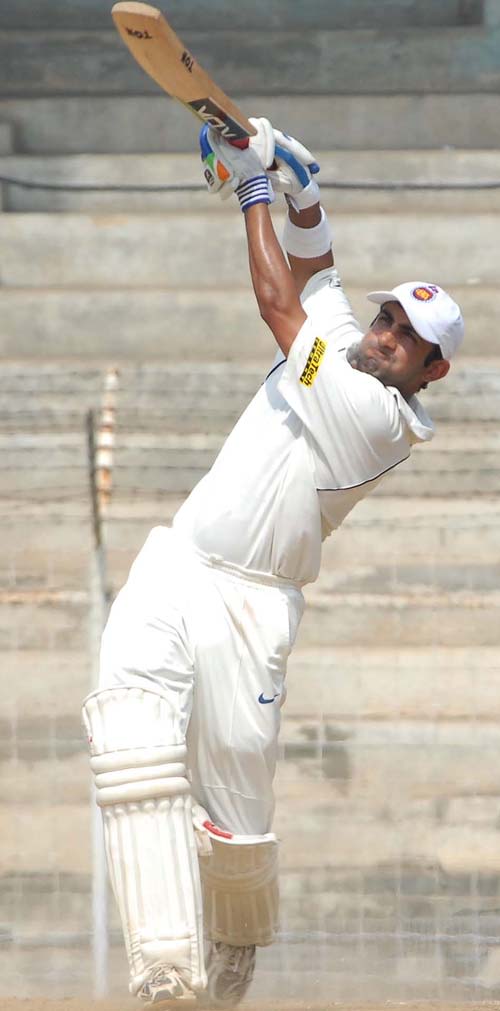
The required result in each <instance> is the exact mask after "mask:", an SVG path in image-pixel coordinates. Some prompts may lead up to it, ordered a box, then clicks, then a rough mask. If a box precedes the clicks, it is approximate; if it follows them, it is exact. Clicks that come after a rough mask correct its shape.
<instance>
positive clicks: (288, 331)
mask: <svg viewBox="0 0 500 1011" xmlns="http://www.w3.org/2000/svg"><path fill="white" fill-rule="evenodd" d="M260 314H261V317H262V319H263V320H264V322H265V323H266V324H267V326H268V327H269V329H270V331H271V333H272V334H273V336H274V338H275V340H276V342H277V344H278V345H279V347H280V348H281V350H282V351H283V353H284V354H285V355H288V352H289V350H290V348H291V346H292V344H293V342H294V340H295V338H296V336H297V334H298V332H299V330H300V328H301V326H302V324H303V322H304V320H305V319H306V314H305V312H304V311H303V309H302V307H301V306H300V304H299V310H298V311H297V310H295V311H290V307H289V306H288V307H286V308H284V307H283V306H281V305H280V304H279V303H278V304H276V303H271V304H269V305H268V306H266V307H262V308H261V313H260Z"/></svg>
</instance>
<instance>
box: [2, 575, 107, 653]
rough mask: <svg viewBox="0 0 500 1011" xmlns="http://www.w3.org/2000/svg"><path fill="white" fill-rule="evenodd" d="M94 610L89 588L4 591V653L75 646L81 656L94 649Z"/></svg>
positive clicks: (73, 647)
mask: <svg viewBox="0 0 500 1011" xmlns="http://www.w3.org/2000/svg"><path fill="white" fill-rule="evenodd" d="M90 606H91V602H90V599H89V594H88V592H87V588H86V587H85V588H81V589H79V590H58V589H52V588H50V589H46V588H43V589H33V588H31V589H29V590H26V589H24V590H22V589H16V588H14V589H11V590H2V591H0V608H1V611H2V623H3V628H2V629H1V630H0V650H19V651H21V652H23V651H24V650H29V651H33V650H40V651H41V652H42V651H45V650H49V651H52V650H56V651H59V650H64V649H67V648H68V644H71V648H72V649H74V650H75V651H76V652H77V653H79V654H80V653H81V652H82V651H83V650H86V649H90V648H91V625H90Z"/></svg>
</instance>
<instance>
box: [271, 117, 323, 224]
mask: <svg viewBox="0 0 500 1011" xmlns="http://www.w3.org/2000/svg"><path fill="white" fill-rule="evenodd" d="M273 133H274V138H275V164H276V169H275V168H274V167H273V168H272V169H270V170H269V171H268V173H267V175H268V178H269V179H270V181H271V183H272V186H273V189H274V190H276V192H277V193H284V194H285V195H286V197H287V199H288V201H289V203H291V204H292V206H293V207H294V208H295V210H297V211H302V210H304V209H305V208H306V207H312V206H313V204H317V203H318V201H319V186H318V184H317V182H316V180H315V179H313V175H316V174H317V173H318V172H319V165H318V163H317V161H315V159H314V155H312V154H311V152H310V151H309V150H308V148H307V147H304V145H303V144H301V143H300V141H298V140H295V137H289V136H288V134H286V133H282V131H281V130H274V131H273Z"/></svg>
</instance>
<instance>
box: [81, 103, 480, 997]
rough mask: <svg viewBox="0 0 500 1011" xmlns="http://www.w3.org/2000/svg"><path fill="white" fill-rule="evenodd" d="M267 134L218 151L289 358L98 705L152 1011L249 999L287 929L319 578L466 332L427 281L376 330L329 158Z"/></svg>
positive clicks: (104, 801) (94, 724) (155, 549)
mask: <svg viewBox="0 0 500 1011" xmlns="http://www.w3.org/2000/svg"><path fill="white" fill-rule="evenodd" d="M252 123H253V125H254V126H255V128H256V130H257V133H256V136H255V138H252V140H251V142H250V146H249V147H248V148H247V150H246V151H240V150H237V149H236V148H235V147H232V146H230V145H229V144H227V143H226V142H225V141H223V140H221V139H220V137H218V136H217V135H216V134H214V132H213V131H212V130H210V129H208V128H207V127H204V128H203V130H202V133H201V138H200V143H201V154H202V161H203V169H204V174H205V178H206V180H207V184H208V186H209V189H210V190H212V191H214V192H219V194H220V195H221V196H222V197H225V196H231V194H232V193H233V192H235V193H236V197H237V199H238V200H239V203H240V207H241V210H242V212H243V216H244V221H245V227H246V237H247V242H248V255H249V265H250V273H251V278H252V283H253V288H254V292H255V297H256V300H257V305H258V308H259V311H260V314H261V316H262V317H263V319H264V320H265V322H266V323H267V325H268V327H269V329H270V331H271V334H272V335H273V337H274V341H275V343H276V345H277V353H276V357H275V360H274V363H273V365H272V367H271V368H270V371H269V373H268V375H267V378H266V379H265V381H264V383H263V384H262V386H261V387H260V389H259V390H258V392H257V393H256V395H255V397H254V398H253V400H252V401H251V403H250V404H249V406H248V407H247V409H246V411H245V412H244V413H243V415H242V416H241V418H240V419H239V421H238V422H237V424H236V426H235V428H234V429H233V431H232V432H231V434H230V435H229V437H228V439H227V440H226V442H225V444H224V446H223V448H222V450H221V452H220V453H219V456H218V457H217V459H216V461H215V463H214V465H213V467H212V469H211V470H210V471H209V473H208V474H207V475H206V476H205V477H204V478H203V479H202V480H201V481H200V482H199V484H198V485H197V486H196V487H195V489H194V490H193V491H192V493H191V494H190V495H189V497H188V498H187V500H186V501H185V503H184V504H183V505H182V506H181V508H180V509H179V511H178V512H177V514H176V516H175V518H174V521H173V525H172V527H171V528H167V527H156V528H155V529H153V530H152V532H151V533H150V535H149V537H148V539H147V540H146V543H145V545H144V547H143V548H142V550H141V551H140V553H139V555H138V557H137V558H136V560H135V561H134V563H133V565H132V568H131V571H130V575H129V578H128V580H127V583H126V585H125V586H124V588H123V589H122V590H121V592H120V593H119V594H118V597H117V598H116V600H115V602H114V604H113V607H112V609H111V613H110V617H109V620H108V623H107V626H106V629H105V632H104V635H103V641H102V654H101V675H100V684H99V688H98V690H97V691H95V692H93V693H92V694H91V695H90V696H89V697H88V698H87V699H86V700H85V703H84V721H85V725H86V729H87V732H88V737H89V741H90V751H91V766H92V770H93V772H94V775H95V782H96V790H97V802H98V804H99V805H100V807H101V809H102V814H103V820H104V834H105V842H106V850H107V860H108V867H109V873H110V878H111V883H112V887H113V890H114V894H115V897H116V901H117V903H118V907H119V911H120V917H121V923H122V927H123V934H124V939H125V944H126V949H127V955H128V961H129V966H130V991H131V993H132V994H134V995H136V996H138V997H139V998H141V999H143V1000H144V1001H145V1002H146V1003H147V1004H148V1005H150V1006H152V1007H153V1008H155V1009H156V1008H158V1009H159V1008H169V1007H173V1006H174V1005H177V1006H178V1008H179V1009H182V1008H185V1007H189V1006H191V1005H192V1004H195V1003H197V1004H198V1006H200V1005H201V1006H203V1005H204V1006H209V1007H219V1008H227V1007H232V1006H234V1005H235V1004H237V1003H238V1002H239V1001H240V1000H241V998H242V997H243V995H244V994H245V992H246V991H247V989H248V987H249V985H250V982H251V980H252V975H253V971H254V965H255V953H256V948H257V947H259V946H262V945H269V944H271V943H272V941H273V938H274V937H275V934H276V930H277V925H278V885H277V849H278V846H277V841H276V837H275V836H274V835H273V833H272V820H273V809H274V798H273V776H274V771H275V765H276V754H277V740H278V732H279V724H280V707H281V705H282V704H283V702H284V700H285V691H286V689H285V675H286V665H287V659H288V656H289V654H290V651H291V649H292V647H293V644H294V640H295V637H296V634H297V629H298V626H299V623H300V619H301V617H302V613H303V608H304V600H303V595H302V587H303V586H304V585H305V584H306V583H310V582H313V581H314V580H315V579H316V577H317V575H318V571H319V567H320V560H321V545H322V542H323V541H324V540H325V538H326V537H328V536H329V535H330V534H331V533H332V532H333V531H334V530H335V529H336V528H337V527H338V526H339V525H340V524H341V523H342V521H343V519H344V517H345V516H346V515H347V514H348V513H349V512H350V510H351V509H352V508H353V506H355V504H356V502H359V501H360V500H361V499H362V498H364V496H365V495H367V494H368V493H369V492H370V491H371V490H372V489H373V488H375V487H376V486H377V485H378V484H379V483H380V481H382V480H383V477H384V475H385V474H387V473H388V472H389V471H391V470H393V469H394V468H395V467H398V466H399V464H401V463H403V461H404V460H406V459H407V458H408V456H409V455H410V452H411V449H412V446H413V445H414V444H415V443H418V442H426V441H427V440H429V439H430V438H431V437H432V435H433V425H432V422H431V420H430V418H429V417H428V415H427V413H426V411H425V410H424V408H423V407H422V405H421V403H420V401H419V400H418V398H417V393H418V392H419V390H420V389H422V388H425V387H426V386H427V384H428V383H429V382H436V381H437V380H441V379H443V378H444V377H445V376H446V374H447V372H448V370H449V367H450V359H451V358H452V357H453V355H454V354H455V352H456V351H457V349H458V347H459V345H460V343H461V341H462V338H463V332H464V325H463V320H462V316H461V313H460V309H459V308H458V306H457V305H456V304H455V302H454V301H453V300H452V299H451V298H450V296H449V295H448V294H447V293H446V292H445V291H443V289H442V288H440V287H439V285H437V284H434V283H430V282H428V281H422V280H416V281H406V282H403V283H399V284H397V285H396V286H395V287H390V286H388V288H387V290H384V291H374V292H370V293H369V294H368V299H369V300H370V301H371V302H373V303H375V306H376V315H375V318H374V320H373V322H372V323H371V324H370V327H369V329H368V330H367V332H366V333H363V332H362V331H361V330H360V328H359V325H358V323H357V322H356V320H355V319H354V317H353V314H352V310H351V307H350V305H349V302H348V300H347V298H346V296H345V295H344V292H343V290H342V288H341V284H340V280H339V276H338V273H337V271H336V269H335V267H334V260H333V255H332V240H331V232H330V228H329V224H328V221H327V218H326V215H325V212H324V210H323V209H322V208H321V205H320V200H319V189H318V185H317V182H316V180H315V175H316V171H317V165H316V163H315V162H314V159H313V156H312V155H311V153H310V152H309V151H308V150H307V149H306V148H304V147H303V146H302V145H301V144H300V143H299V142H298V141H296V140H294V139H293V138H290V137H287V136H286V135H285V134H283V133H281V132H280V131H278V130H273V128H272V126H271V124H270V123H269V122H268V121H267V120H264V119H259V120H252ZM274 192H276V193H283V194H284V195H285V199H286V202H287V205H288V216H287V220H286V224H285V230H284V235H283V247H284V249H285V251H286V257H285V255H284V253H283V251H282V247H281V245H280V243H279V242H278V239H277V237H276V235H275V232H274V228H273V225H272V221H271V216H270V213H269V204H270V203H271V202H272V200H273V194H274ZM209 252H210V251H209V249H207V253H209ZM333 618H334V616H333Z"/></svg>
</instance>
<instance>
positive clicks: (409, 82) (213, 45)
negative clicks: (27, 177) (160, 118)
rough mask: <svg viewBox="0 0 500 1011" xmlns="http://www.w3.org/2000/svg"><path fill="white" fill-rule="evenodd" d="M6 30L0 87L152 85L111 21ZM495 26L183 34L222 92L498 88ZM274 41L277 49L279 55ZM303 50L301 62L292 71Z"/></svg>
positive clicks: (19, 92) (48, 91)
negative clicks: (96, 24)
mask: <svg viewBox="0 0 500 1011" xmlns="http://www.w3.org/2000/svg"><path fill="white" fill-rule="evenodd" d="M88 29H89V26H88V25H87V26H86V27H85V28H83V29H80V30H71V29H68V30H67V31H60V30H52V31H48V30H47V29H46V28H45V29H44V30H40V29H31V28H29V29H26V27H25V28H24V29H23V30H16V29H12V30H10V31H4V32H3V33H2V35H1V36H0V90H1V91H2V92H3V94H4V95H5V96H13V97H18V96H31V95H33V94H35V95H37V96H40V95H42V96H43V95H45V96H46V95H78V94H82V93H83V94H86V95H89V94H93V95H101V94H108V95H109V94H113V95H119V94H124V93H125V94H126V93H129V94H139V95H140V94H153V95H154V94H156V93H157V91H158V86H157V85H156V84H155V83H154V82H153V81H152V80H151V79H150V78H149V77H148V76H147V75H146V74H145V73H144V71H143V70H142V69H141V68H140V67H139V66H138V65H137V64H136V63H135V61H134V60H132V59H131V57H130V54H129V52H128V50H127V49H126V47H125V46H124V45H123V43H122V42H121V40H120V39H119V37H118V34H117V32H116V31H115V30H114V29H113V27H112V25H111V24H110V26H109V29H107V28H101V29H99V30H98V31H93V30H88ZM499 38H500V29H499V28H498V27H497V26H495V25H490V26H484V25H476V26H471V27H467V28H462V27H451V28H448V27H442V28H440V29H439V30H433V31H429V28H428V26H427V25H424V26H422V27H421V28H412V27H401V26H397V27H396V28H393V27H392V25H391V23H390V20H387V21H386V23H385V25H384V26H383V28H382V29H380V30H377V29H376V28H375V29H370V28H366V29H363V28H355V29H351V28H345V29H336V30H333V29H331V28H324V27H322V28H309V27H308V28H307V29H306V30H304V29H303V28H302V29H301V28H299V27H295V28H289V27H288V25H287V26H286V28H282V27H281V26H280V28H279V29H278V30H275V31H267V30H266V31H263V30H262V25H261V24H259V25H258V27H254V28H252V27H250V28H247V29H246V30H245V33H244V36H243V37H242V33H241V29H240V28H235V27H233V25H232V24H230V25H228V26H226V27H225V28H224V30H216V31H211V30H210V29H205V30H191V29H190V30H189V31H186V32H185V33H183V42H184V43H185V45H186V46H187V47H188V48H189V49H190V50H191V52H192V53H193V54H194V55H195V57H196V58H197V59H199V60H200V62H201V63H202V65H203V66H204V68H205V69H206V70H207V71H208V73H209V74H211V75H212V76H213V77H214V78H216V79H217V81H218V83H219V85H220V86H221V87H222V88H223V89H224V90H225V91H226V92H228V93H231V94H234V95H238V94H245V93H250V92H254V93H256V94H259V93H261V94H262V93H264V94H278V95H282V94H289V95H293V94H303V93H304V88H305V87H306V88H307V91H308V92H309V93H312V94H314V93H319V94H321V93H323V94H325V93H329V94H341V95H349V94H353V93H354V94H359V93H365V94H389V95H391V94H401V93H411V92H414V93H417V94H422V93H428V94H432V93H433V92H444V93H455V94H464V93H465V94H467V93H470V92H490V93H495V92H497V91H498V87H499V84H500V46H499ZM277 47H279V51H280V58H279V60H277V59H276V49H277ZM299 58H300V61H301V66H302V68H303V71H302V73H301V74H297V64H298V60H299Z"/></svg>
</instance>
